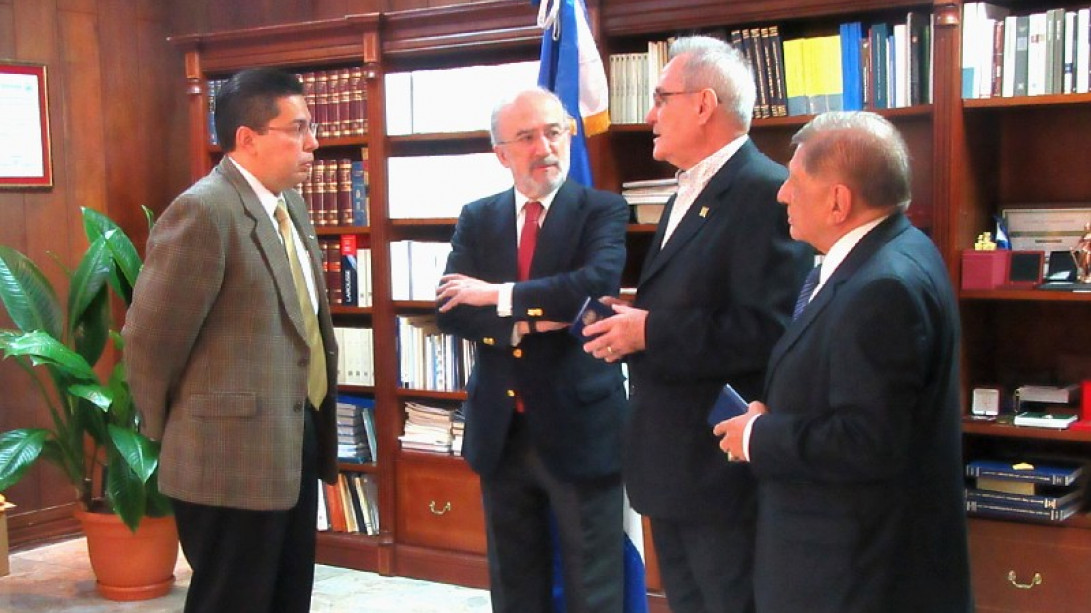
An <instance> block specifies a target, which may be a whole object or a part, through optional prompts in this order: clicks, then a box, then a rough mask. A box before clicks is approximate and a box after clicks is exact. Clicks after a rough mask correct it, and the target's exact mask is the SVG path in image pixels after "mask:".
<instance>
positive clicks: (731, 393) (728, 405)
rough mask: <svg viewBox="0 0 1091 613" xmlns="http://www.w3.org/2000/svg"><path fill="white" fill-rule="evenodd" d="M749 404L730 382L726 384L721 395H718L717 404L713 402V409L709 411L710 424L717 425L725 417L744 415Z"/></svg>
mask: <svg viewBox="0 0 1091 613" xmlns="http://www.w3.org/2000/svg"><path fill="white" fill-rule="evenodd" d="M748 404H749V403H748V402H746V401H745V400H743V398H742V396H740V395H739V393H738V392H736V391H735V388H733V387H731V384H730V383H728V384H726V385H724V387H723V389H721V390H720V395H719V396H717V397H716V404H713V405H712V410H710V411H709V412H708V425H710V426H712V427H716V424H718V423H720V422H721V421H724V420H725V419H731V418H732V417H738V416H739V415H742V414H743V413H745V412H746V407H747V405H748Z"/></svg>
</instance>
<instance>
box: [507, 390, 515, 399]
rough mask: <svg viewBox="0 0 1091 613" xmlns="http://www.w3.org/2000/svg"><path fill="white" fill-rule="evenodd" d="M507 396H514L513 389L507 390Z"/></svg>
mask: <svg viewBox="0 0 1091 613" xmlns="http://www.w3.org/2000/svg"><path fill="white" fill-rule="evenodd" d="M508 398H515V390H508Z"/></svg>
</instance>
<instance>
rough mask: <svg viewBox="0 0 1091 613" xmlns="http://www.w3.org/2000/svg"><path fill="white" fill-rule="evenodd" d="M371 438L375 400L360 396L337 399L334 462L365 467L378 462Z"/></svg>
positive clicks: (373, 425) (374, 445) (373, 426)
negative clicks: (335, 452) (335, 459)
mask: <svg viewBox="0 0 1091 613" xmlns="http://www.w3.org/2000/svg"><path fill="white" fill-rule="evenodd" d="M378 457H379V456H378V447H377V442H376V437H375V400H374V399H373V398H367V397H364V396H355V395H349V394H340V395H338V396H337V459H338V461H340V462H352V463H354V464H366V463H368V462H375V461H377V460H378Z"/></svg>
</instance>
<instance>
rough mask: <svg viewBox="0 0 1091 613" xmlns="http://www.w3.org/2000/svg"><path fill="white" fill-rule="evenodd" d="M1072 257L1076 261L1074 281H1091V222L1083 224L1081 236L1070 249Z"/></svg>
mask: <svg viewBox="0 0 1091 613" xmlns="http://www.w3.org/2000/svg"><path fill="white" fill-rule="evenodd" d="M1072 259H1073V260H1075V261H1076V281H1078V282H1080V283H1091V223H1086V224H1084V226H1083V236H1081V237H1080V240H1079V242H1077V243H1076V247H1075V248H1074V249H1072Z"/></svg>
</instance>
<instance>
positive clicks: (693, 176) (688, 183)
mask: <svg viewBox="0 0 1091 613" xmlns="http://www.w3.org/2000/svg"><path fill="white" fill-rule="evenodd" d="M748 138H750V137H749V136H747V135H746V134H743V135H742V136H740V137H738V138H736V139H735V140H733V141H731V142H730V143H727V144H726V145H724V146H723V147H721V148H720V149H718V150H716V152H714V153H713V154H712V155H710V156H708V157H707V158H705V159H703V160H701V161H700V162H697V163H696V164H694V165H693V167H692V168H690V169H689V170H679V171H678V173H677V176H678V191H683V190H685V191H687V192H690V193H694V194H697V193H700V192H701V190H703V189H704V188H705V186H706V185H708V182H709V181H711V180H712V177H713V175H715V174H716V173H718V172H720V169H721V168H723V167H724V164H726V163H727V161H728V160H730V159H731V156H733V155H735V152H737V151H738V150H739V149H741V148H742V146H743V145H744V144H745V143H746V141H747V139H748Z"/></svg>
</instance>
